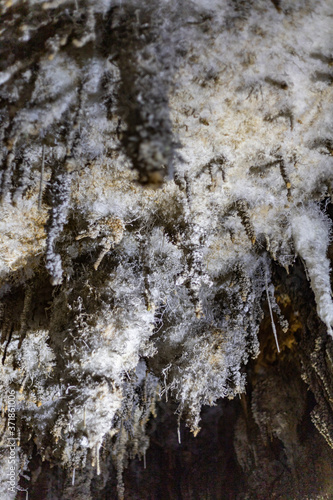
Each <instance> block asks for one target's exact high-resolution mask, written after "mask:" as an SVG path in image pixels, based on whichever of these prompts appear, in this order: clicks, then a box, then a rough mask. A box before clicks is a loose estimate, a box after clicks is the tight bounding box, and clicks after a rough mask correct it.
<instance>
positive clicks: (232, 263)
mask: <svg viewBox="0 0 333 500" xmlns="http://www.w3.org/2000/svg"><path fill="white" fill-rule="evenodd" d="M1 9H2V15H1V25H2V26H1V35H0V40H1V59H0V81H1V87H0V104H1V111H0V113H1V114H0V120H1V128H0V131H1V140H2V143H1V150H0V155H1V165H2V167H1V172H0V176H1V179H0V181H1V184H0V195H1V200H2V207H1V218H0V229H1V235H0V258H1V260H0V280H1V282H0V283H1V284H0V286H1V288H0V294H1V300H2V302H3V307H2V336H1V348H2V365H1V375H0V386H1V391H0V393H1V394H3V396H2V397H3V398H5V394H6V392H7V391H8V389H9V388H12V389H14V390H15V391H16V392H17V407H18V415H19V422H20V425H21V427H22V429H24V431H22V432H24V437H25V440H21V445H20V447H19V456H20V467H21V472H22V471H23V470H24V467H26V464H27V461H28V457H29V453H30V452H31V449H32V448H31V447H32V446H33V444H32V440H33V441H34V443H35V444H36V445H37V447H38V449H39V450H40V453H41V454H42V456H43V457H47V458H48V459H52V460H55V461H56V462H57V463H60V464H62V465H65V466H66V467H67V468H68V469H69V470H70V474H71V475H73V478H74V477H75V471H77V472H76V477H78V474H79V472H78V471H79V470H80V468H81V467H83V466H85V465H86V463H88V462H89V463H92V464H93V467H95V468H96V471H97V473H98V474H106V472H105V469H103V467H104V465H103V455H102V451H101V450H102V447H103V445H107V446H109V447H110V448H111V449H112V454H113V456H114V460H115V463H116V465H117V468H118V476H119V477H118V478H119V495H120V497H122V496H123V494H124V493H123V486H122V480H121V475H122V470H123V467H124V465H125V464H126V460H127V458H129V457H132V456H135V455H139V456H144V454H145V451H146V449H147V447H148V444H149V442H148V438H147V437H146V436H145V426H146V423H147V421H148V419H149V418H150V415H151V414H154V411H155V410H154V407H155V406H154V405H155V401H156V399H158V398H159V397H163V398H174V399H175V400H176V401H177V402H178V404H179V406H178V413H179V417H180V418H184V419H185V420H186V422H187V424H188V425H189V426H190V428H191V429H192V431H193V432H194V433H195V434H196V433H197V432H198V431H199V429H200V428H199V422H200V410H201V407H202V405H204V404H208V405H213V404H214V403H215V402H216V401H217V399H218V398H221V397H229V398H233V397H234V396H236V395H237V394H241V393H242V392H243V391H244V388H245V384H246V380H245V375H244V370H243V368H244V366H245V365H246V363H247V362H248V360H249V358H250V357H255V356H257V354H258V352H259V343H258V338H257V334H258V330H259V326H260V322H261V319H262V315H263V313H262V303H263V302H264V301H265V300H266V297H268V300H269V306H270V310H271V311H274V312H275V314H276V315H280V311H279V306H278V304H277V303H276V301H275V299H274V287H273V285H272V283H271V263H272V262H273V261H274V262H275V263H276V264H277V265H280V266H282V267H284V268H285V269H286V270H288V269H289V268H290V267H291V266H292V265H293V263H294V262H295V259H296V257H300V258H301V259H303V261H304V265H305V267H306V269H307V272H308V275H309V279H310V282H311V287H312V289H313V292H314V295H315V299H316V303H317V312H318V316H319V318H320V319H321V320H322V321H323V322H324V323H325V325H326V327H327V332H328V334H330V335H332V328H333V302H332V296H331V286H330V265H329V260H328V258H327V255H326V252H327V248H328V244H329V241H330V223H329V220H328V219H327V218H326V216H324V215H323V213H322V211H321V210H322V208H323V205H320V203H321V202H323V200H329V199H331V200H332V181H333V174H332V144H333V129H332V122H331V116H332V110H333V101H332V78H333V77H332V49H333V43H332V36H331V34H332V33H331V21H330V20H331V19H332V15H333V7H332V4H331V2H330V1H329V0H321V1H319V2H309V1H307V0H297V1H291V0H285V1H281V2H269V1H266V0H256V1H249V2H243V1H231V0H214V1H209V2H208V1H203V0H195V1H193V2H177V1H176V0H164V1H162V2H157V1H155V0H154V1H152V2H150V1H148V0H147V1H134V0H123V1H121V2H120V1H119V2H114V1H111V0H100V1H88V0H87V1H84V0H78V1H77V2H71V1H67V0H54V1H51V2H39V1H35V0H29V1H26V2H23V1H21V0H12V1H11V2H1ZM13 297H16V298H15V301H14V299H13ZM272 319H273V315H272ZM282 323H283V321H282ZM283 324H284V326H285V323H283ZM274 333H276V329H275V325H274V323H273V324H272V336H273V334H274ZM277 340H278V339H277ZM3 405H5V399H3ZM2 426H5V422H4V423H3V424H2ZM28 436H30V442H29V441H28ZM71 477H72V476H71ZM75 491H76V490H75V480H74V479H73V484H72V485H71V486H68V491H67V494H68V497H71V498H74V497H75V495H76V493H75ZM86 494H87V493H86ZM87 495H88V494H87ZM13 498H14V497H13ZM85 498H88V496H85ZM89 498H90V497H89Z"/></svg>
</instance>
